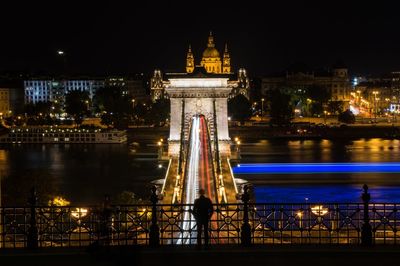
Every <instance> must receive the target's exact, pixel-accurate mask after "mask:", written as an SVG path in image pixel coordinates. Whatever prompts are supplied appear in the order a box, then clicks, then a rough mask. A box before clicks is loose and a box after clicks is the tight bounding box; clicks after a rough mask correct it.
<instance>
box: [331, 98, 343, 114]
mask: <svg viewBox="0 0 400 266" xmlns="http://www.w3.org/2000/svg"><path fill="white" fill-rule="evenodd" d="M342 110H343V102H342V101H329V102H328V112H330V113H332V114H334V115H337V114H339V113H340V112H342Z"/></svg>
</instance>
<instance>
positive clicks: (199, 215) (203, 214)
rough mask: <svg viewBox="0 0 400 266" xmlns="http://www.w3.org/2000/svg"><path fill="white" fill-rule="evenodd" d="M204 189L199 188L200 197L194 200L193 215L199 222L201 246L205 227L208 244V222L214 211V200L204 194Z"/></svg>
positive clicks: (205, 238) (205, 239)
mask: <svg viewBox="0 0 400 266" xmlns="http://www.w3.org/2000/svg"><path fill="white" fill-rule="evenodd" d="M205 193H206V192H205V190H204V189H200V190H199V194H200V197H199V198H197V199H196V200H195V201H194V206H193V216H194V218H195V219H196V223H197V247H201V244H202V243H201V235H202V232H203V229H204V245H205V246H208V222H209V220H210V218H211V216H212V214H213V212H214V210H213V206H212V202H211V200H210V199H209V198H207V197H206V196H204V194H205Z"/></svg>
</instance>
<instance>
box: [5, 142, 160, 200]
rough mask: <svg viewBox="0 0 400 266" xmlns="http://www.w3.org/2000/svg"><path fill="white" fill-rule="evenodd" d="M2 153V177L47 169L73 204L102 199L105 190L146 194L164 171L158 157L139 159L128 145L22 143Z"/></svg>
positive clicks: (115, 192) (112, 195) (11, 176)
mask: <svg viewBox="0 0 400 266" xmlns="http://www.w3.org/2000/svg"><path fill="white" fill-rule="evenodd" d="M143 149H147V147H146V146H145V145H144V147H143ZM154 152H155V151H154ZM2 153H3V154H4V156H1V155H0V171H1V172H2V173H3V174H2V176H3V178H17V177H18V176H27V177H29V173H30V172H32V173H36V172H38V171H45V172H47V173H49V174H50V175H51V176H52V177H54V178H55V180H56V184H57V186H58V187H57V190H58V191H60V192H61V194H62V195H63V196H64V197H65V198H67V199H68V200H70V201H71V202H72V204H75V203H85V204H95V203H99V202H100V201H101V200H102V199H103V196H104V195H105V194H110V195H111V197H114V198H115V197H116V196H117V195H118V194H120V193H121V192H123V191H132V192H134V193H136V194H138V195H139V196H140V197H147V196H148V194H149V192H148V191H150V190H149V186H150V185H149V183H150V182H151V181H153V180H154V179H157V178H161V177H162V176H163V175H164V172H163V170H164V169H163V168H161V169H159V168H157V165H158V162H157V161H156V160H155V159H150V160H143V159H142V160H138V159H139V158H138V157H137V156H136V155H135V154H134V153H132V152H131V151H130V149H129V147H128V146H127V145H108V144H99V145H20V146H7V147H3V150H1V152H0V154H2ZM154 158H155V156H154ZM27 173H28V174H27ZM3 183H7V182H3ZM23 185H24V184H21V186H23ZM2 189H3V191H5V190H7V188H6V187H3V188H2ZM25 197H26V195H25Z"/></svg>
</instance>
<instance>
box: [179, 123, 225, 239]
mask: <svg viewBox="0 0 400 266" xmlns="http://www.w3.org/2000/svg"><path fill="white" fill-rule="evenodd" d="M209 141H210V138H209V135H208V128H207V121H206V119H205V117H204V116H203V115H200V116H198V115H197V116H194V117H193V119H192V126H191V130H190V138H189V152H188V161H187V167H186V171H187V172H186V175H185V183H184V188H183V189H184V198H183V202H182V203H183V204H193V203H194V201H195V200H196V198H197V197H198V191H199V188H202V189H204V190H205V191H206V196H208V197H209V198H210V199H212V200H213V201H214V202H216V201H215V198H216V197H217V195H216V193H215V180H214V178H213V177H214V176H213V175H212V173H213V169H212V167H213V163H212V162H210V160H212V159H211V156H210V152H211V151H210V149H209V147H210V146H209ZM195 224H196V221H195V219H194V217H192V214H191V213H190V211H189V207H185V208H184V215H183V222H182V229H183V232H184V233H182V234H181V235H180V237H179V240H178V242H177V243H178V244H190V233H189V231H192V229H193V228H194V226H195Z"/></svg>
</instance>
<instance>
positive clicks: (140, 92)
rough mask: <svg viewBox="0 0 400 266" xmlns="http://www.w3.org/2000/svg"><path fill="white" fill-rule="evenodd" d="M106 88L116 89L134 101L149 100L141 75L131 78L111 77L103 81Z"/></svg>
mask: <svg viewBox="0 0 400 266" xmlns="http://www.w3.org/2000/svg"><path fill="white" fill-rule="evenodd" d="M105 85H106V87H118V88H120V89H121V93H122V94H123V95H128V96H130V97H132V98H133V99H134V100H135V101H136V100H138V101H146V100H148V99H149V96H148V93H147V91H146V82H145V79H144V76H143V73H141V74H137V75H133V76H113V77H108V78H106V79H105Z"/></svg>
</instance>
